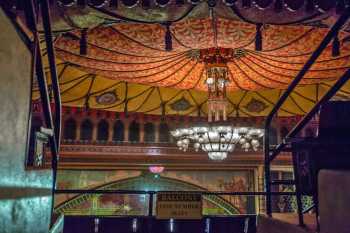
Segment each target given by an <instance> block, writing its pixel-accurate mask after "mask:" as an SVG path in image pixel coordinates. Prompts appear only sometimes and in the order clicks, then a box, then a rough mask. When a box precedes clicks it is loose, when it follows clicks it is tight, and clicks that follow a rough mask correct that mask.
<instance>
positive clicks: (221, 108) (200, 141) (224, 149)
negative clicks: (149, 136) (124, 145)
mask: <svg viewBox="0 0 350 233" xmlns="http://www.w3.org/2000/svg"><path fill="white" fill-rule="evenodd" d="M232 56H233V51H232V49H222V48H211V49H205V50H201V51H200V59H201V61H202V62H204V63H205V65H206V81H205V83H206V85H207V87H208V125H206V126H194V127H189V128H180V129H176V130H174V131H171V135H172V136H173V137H175V138H176V139H177V146H178V148H179V149H180V150H182V151H186V150H187V149H188V148H189V145H190V144H193V147H194V149H195V150H196V151H198V150H199V149H201V150H202V151H204V152H206V153H207V154H208V156H209V158H210V159H212V160H223V159H225V158H226V157H227V155H228V153H230V152H232V151H233V150H234V149H235V146H236V145H240V146H241V148H242V149H244V150H245V151H248V150H249V149H251V148H252V149H253V150H254V151H256V150H257V149H258V147H259V146H260V142H259V139H260V138H262V137H263V131H262V130H260V129H256V128H250V127H234V126H232V125H229V124H227V122H226V120H227V99H226V86H227V84H228V83H229V79H228V68H227V61H228V60H229V59H231V58H232Z"/></svg>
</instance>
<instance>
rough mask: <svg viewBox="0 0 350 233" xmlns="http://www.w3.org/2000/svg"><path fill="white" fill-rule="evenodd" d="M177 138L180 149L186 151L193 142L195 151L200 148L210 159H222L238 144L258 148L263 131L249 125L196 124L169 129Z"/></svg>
mask: <svg viewBox="0 0 350 233" xmlns="http://www.w3.org/2000/svg"><path fill="white" fill-rule="evenodd" d="M171 134H172V136H173V137H175V138H176V139H177V146H178V147H179V149H180V150H182V151H187V150H188V148H189V145H190V144H193V147H194V149H195V151H198V150H199V149H201V150H202V151H204V152H207V153H208V156H209V158H210V159H212V160H223V159H225V158H226V157H227V155H228V153H229V152H232V151H233V150H234V149H235V146H236V145H240V146H241V148H242V149H244V150H245V151H248V150H249V149H253V150H254V151H256V150H258V147H259V146H260V142H259V139H260V138H262V137H263V135H264V134H263V131H262V130H260V129H255V128H249V127H233V126H229V125H228V126H222V125H220V126H198V127H191V128H181V129H176V130H174V131H171Z"/></svg>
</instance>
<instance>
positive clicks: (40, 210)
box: [0, 8, 51, 233]
mask: <svg viewBox="0 0 350 233" xmlns="http://www.w3.org/2000/svg"><path fill="white" fill-rule="evenodd" d="M0 28H1V33H0V232H1V233H17V232H18V233H26V232H28V233H29V232H30V233H33V232H35V233H41V232H45V233H47V232H48V226H49V220H50V205H51V172H49V171H26V170H25V167H24V165H25V155H26V153H25V151H26V141H27V128H28V117H29V114H28V112H29V103H30V66H31V55H30V52H29V51H28V50H27V48H26V47H25V45H24V44H23V42H22V41H21V39H20V37H19V36H18V34H17V32H16V31H15V28H14V27H13V25H12V24H11V23H10V21H9V20H8V19H7V18H6V16H5V15H4V12H3V11H2V9H1V8H0Z"/></svg>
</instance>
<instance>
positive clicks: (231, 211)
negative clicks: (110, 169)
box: [55, 173, 241, 215]
mask: <svg viewBox="0 0 350 233" xmlns="http://www.w3.org/2000/svg"><path fill="white" fill-rule="evenodd" d="M95 189H99V190H145V191H147V190H154V191H167V190H171V191H208V190H207V189H205V188H203V187H200V186H198V185H195V184H192V183H188V182H185V181H182V180H177V179H173V178H168V177H162V176H157V175H154V174H151V173H144V174H141V175H140V176H137V177H132V178H126V179H122V180H118V181H114V182H110V183H108V184H104V185H102V186H99V187H96V188H95ZM103 195H105V194H96V195H92V194H80V195H77V196H75V197H72V198H70V199H69V200H67V201H65V202H63V203H61V204H59V205H58V206H56V207H55V211H56V213H63V214H65V215H84V213H86V214H88V213H89V214H91V212H89V211H84V210H83V209H81V208H86V207H88V206H93V205H96V204H93V203H92V202H93V200H92V199H93V198H96V197H98V198H103V197H102V196H103ZM108 195H111V194H108ZM128 196H130V195H128ZM89 202H91V203H90V204H89ZM203 202H208V203H210V205H212V206H215V207H216V208H219V209H220V210H222V213H224V215H236V214H241V210H240V209H239V208H237V207H236V206H234V205H233V204H232V203H230V202H229V201H228V200H226V199H224V198H223V197H220V196H219V195H204V196H203ZM79 208H80V209H79ZM97 211H98V213H100V214H108V213H109V214H111V212H108V211H105V212H104V211H103V210H100V209H99V210H97ZM114 213H117V212H114ZM146 213H147V212H146ZM133 215H137V214H135V213H133Z"/></svg>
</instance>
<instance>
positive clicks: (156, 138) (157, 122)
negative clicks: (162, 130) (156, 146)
mask: <svg viewBox="0 0 350 233" xmlns="http://www.w3.org/2000/svg"><path fill="white" fill-rule="evenodd" d="M159 124H160V122H159V121H156V122H154V131H155V137H154V142H155V143H159Z"/></svg>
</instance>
